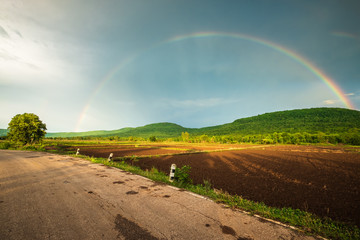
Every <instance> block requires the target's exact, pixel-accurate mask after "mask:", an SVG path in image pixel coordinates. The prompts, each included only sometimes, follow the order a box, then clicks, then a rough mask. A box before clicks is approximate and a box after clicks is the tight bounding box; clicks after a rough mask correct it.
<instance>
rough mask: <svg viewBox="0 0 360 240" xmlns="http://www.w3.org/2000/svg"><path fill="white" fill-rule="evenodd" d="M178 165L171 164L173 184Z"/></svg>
mask: <svg viewBox="0 0 360 240" xmlns="http://www.w3.org/2000/svg"><path fill="white" fill-rule="evenodd" d="M175 170H176V164H174V163H173V164H171V168H170V177H169V181H170V182H173V181H174V179H175Z"/></svg>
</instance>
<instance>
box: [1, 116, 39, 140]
mask: <svg viewBox="0 0 360 240" xmlns="http://www.w3.org/2000/svg"><path fill="white" fill-rule="evenodd" d="M8 130H9V132H8V138H9V140H10V141H12V142H15V143H20V144H23V145H26V144H33V143H37V142H40V141H41V140H42V139H43V138H44V137H45V134H46V124H45V123H43V122H42V121H41V120H40V119H39V117H38V116H37V115H35V114H33V113H24V114H17V115H16V116H14V117H13V118H12V119H11V121H10V123H9V127H8Z"/></svg>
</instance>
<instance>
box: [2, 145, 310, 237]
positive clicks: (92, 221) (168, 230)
mask: <svg viewBox="0 0 360 240" xmlns="http://www.w3.org/2000/svg"><path fill="white" fill-rule="evenodd" d="M169 167H170V166H169ZM0 239H313V238H312V237H309V236H305V235H304V234H302V233H299V232H297V231H294V230H292V229H290V228H287V227H284V226H281V225H278V224H275V223H272V222H268V221H265V220H263V219H260V218H257V217H254V216H249V215H247V214H245V213H242V212H240V211H235V210H231V209H228V208H226V207H224V206H223V205H221V204H217V203H214V202H213V201H210V200H208V199H205V198H203V197H201V196H198V195H195V194H192V193H189V192H187V191H183V190H181V189H177V188H173V187H170V186H167V185H163V184H159V183H155V182H153V181H151V180H148V179H145V178H143V177H141V176H137V175H134V174H131V173H127V172H124V171H122V170H119V169H116V168H110V167H107V166H104V165H101V164H93V163H91V162H88V161H85V160H82V159H76V158H72V157H68V156H59V155H54V154H49V153H42V152H26V151H10V150H0Z"/></svg>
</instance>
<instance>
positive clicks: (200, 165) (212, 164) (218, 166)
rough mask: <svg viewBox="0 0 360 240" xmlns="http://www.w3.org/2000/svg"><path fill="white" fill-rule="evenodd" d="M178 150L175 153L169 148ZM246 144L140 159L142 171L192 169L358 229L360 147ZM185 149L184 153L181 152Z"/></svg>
mask: <svg viewBox="0 0 360 240" xmlns="http://www.w3.org/2000/svg"><path fill="white" fill-rule="evenodd" d="M151 147H152V148H148V146H146V147H144V146H141V147H140V148H139V147H138V148H135V147H134V146H131V147H130V148H129V147H127V148H123V149H121V148H116V147H109V148H88V149H87V148H85V149H84V148H83V149H82V148H80V153H81V154H84V155H89V156H96V157H106V158H107V157H108V156H109V154H110V152H112V153H114V157H117V156H132V155H137V156H144V155H153V156H154V155H157V154H169V153H180V152H187V151H188V150H189V149H194V150H210V149H211V150H219V149H226V148H227V149H229V148H241V147H246V146H243V145H239V146H237V145H236V146H235V145H220V144H219V145H211V146H201V145H194V146H193V145H190V144H189V145H185V146H183V145H180V146H175V145H171V146H168V145H164V146H160V145H159V146H156V147H159V148H154V145H151ZM169 147H170V148H176V149H177V150H173V149H167V148H169ZM252 147H254V146H248V148H247V149H242V150H230V151H222V152H211V153H196V154H183V155H169V156H158V157H156V156H154V157H146V158H140V159H139V161H137V162H135V163H134V164H135V165H138V166H139V167H141V168H142V169H144V170H145V169H151V168H152V167H153V166H154V167H156V168H157V169H159V170H160V171H163V172H165V173H169V171H170V166H171V164H173V163H175V164H176V165H177V166H178V167H182V166H184V165H190V166H191V173H190V177H191V179H192V180H193V182H194V183H195V184H202V183H203V181H204V180H209V181H210V182H211V184H212V186H213V187H214V188H216V189H221V190H223V191H227V192H229V193H230V194H237V195H240V196H242V197H243V198H245V199H249V200H253V201H257V202H264V203H265V204H267V205H269V206H274V207H280V208H281V207H291V208H294V209H301V210H304V211H308V212H311V213H315V214H317V215H319V216H323V217H330V218H332V219H334V220H340V221H344V222H348V223H354V224H356V225H357V226H360V174H359V173H360V153H359V148H344V147H317V146H293V145H287V146H266V145H264V146H263V147H262V146H257V148H253V149H252ZM182 148H184V151H181V150H180V149H182Z"/></svg>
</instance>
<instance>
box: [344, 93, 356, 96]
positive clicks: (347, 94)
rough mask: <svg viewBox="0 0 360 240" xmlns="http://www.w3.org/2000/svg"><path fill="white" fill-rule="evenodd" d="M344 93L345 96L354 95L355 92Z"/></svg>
mask: <svg viewBox="0 0 360 240" xmlns="http://www.w3.org/2000/svg"><path fill="white" fill-rule="evenodd" d="M345 95H346V96H354V95H355V93H346V94H345Z"/></svg>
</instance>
